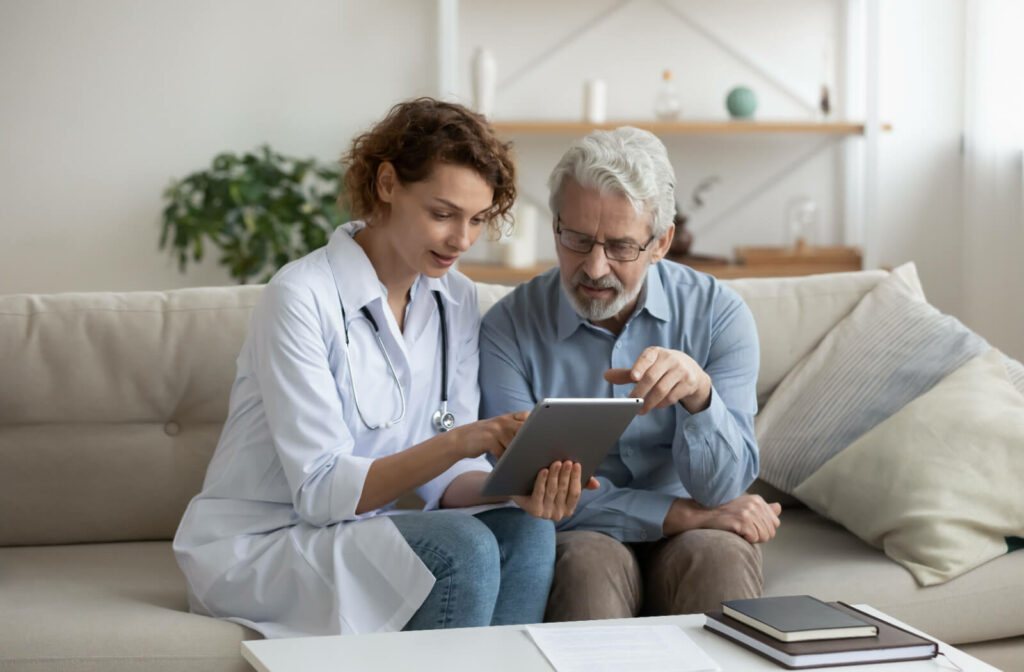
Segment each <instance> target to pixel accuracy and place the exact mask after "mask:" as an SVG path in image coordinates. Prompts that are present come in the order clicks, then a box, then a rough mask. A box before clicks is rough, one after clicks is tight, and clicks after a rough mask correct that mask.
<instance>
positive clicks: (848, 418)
mask: <svg viewBox="0 0 1024 672" xmlns="http://www.w3.org/2000/svg"><path fill="white" fill-rule="evenodd" d="M917 285H918V281H917V274H916V271H915V269H914V267H913V264H906V265H904V266H901V267H900V268H899V269H897V270H896V271H894V272H893V273H892V275H891V276H889V277H888V278H886V279H885V281H884V282H881V283H879V284H878V285H877V286H876V287H875V288H874V289H872V290H871V292H869V293H868V294H867V295H866V296H865V297H864V298H863V300H861V301H860V303H858V304H857V307H856V308H855V309H854V310H853V312H851V313H850V314H849V315H848V316H847V317H846V318H844V319H843V320H841V321H840V322H839V324H837V325H836V326H835V327H834V328H833V329H832V330H831V331H829V333H828V335H827V336H826V337H825V338H824V339H823V340H822V342H821V344H820V345H819V346H818V347H817V348H815V349H814V351H813V352H812V353H811V354H810V355H808V356H807V357H806V358H804V359H803V360H801V361H800V363H799V364H797V365H796V366H795V367H793V369H792V370H791V371H790V372H789V373H788V374H787V375H786V377H785V379H784V380H783V381H782V383H780V384H779V386H778V389H777V390H776V391H775V394H773V395H772V398H771V399H770V400H769V401H768V404H767V405H766V406H765V407H764V408H763V409H762V410H761V413H760V415H759V417H758V419H757V421H756V425H755V429H756V432H757V442H758V445H759V446H760V448H761V474H760V475H761V478H763V479H764V480H766V481H768V482H769V483H771V484H772V485H774V486H776V487H777V488H779V489H781V490H783V491H785V492H793V489H794V488H795V487H796V486H797V485H799V484H800V483H802V482H803V481H804V480H805V479H806V478H807V477H808V476H810V475H811V474H813V473H814V472H815V471H817V470H818V469H819V468H820V467H821V466H822V465H823V464H825V462H827V461H828V460H829V459H831V458H833V457H835V456H836V455H837V454H838V453H840V452H841V451H842V450H844V449H845V448H846V447H847V446H849V445H850V444H851V443H852V442H853V441H854V440H856V439H857V438H859V437H860V436H863V435H864V434H865V433H866V432H867V431H868V430H870V429H871V428H872V427H874V426H875V425H877V424H878V423H880V422H882V421H883V420H885V419H886V418H887V417H889V416H891V415H892V414H893V413H895V412H896V411H898V410H899V409H900V408H902V407H903V406H904V405H905V404H906V403H907V402H909V401H910V400H912V399H914V398H916V397H917V396H918V395H920V394H921V393H923V392H925V391H927V390H928V389H930V388H931V387H932V386H933V385H935V384H936V383H937V382H939V381H940V380H942V379H943V378H944V377H945V376H946V375H948V374H950V373H952V372H953V371H954V370H956V369H957V368H958V367H960V366H961V365H962V364H964V363H966V362H967V360H969V359H971V358H973V357H975V356H977V355H978V354H980V353H982V352H983V351H985V350H987V349H988V344H986V343H985V341H984V339H982V338H981V337H979V336H977V335H976V334H974V333H973V332H971V331H970V330H969V329H967V327H965V326H964V325H963V324H961V323H960V322H959V321H957V320H956V319H954V318H953V317H950V316H948V315H943V314H941V313H940V312H939V311H938V310H936V309H935V308H934V307H932V306H930V305H928V303H926V302H925V301H924V300H923V299H922V298H921V296H920V294H919V293H918V292H917V291H916V287H917Z"/></svg>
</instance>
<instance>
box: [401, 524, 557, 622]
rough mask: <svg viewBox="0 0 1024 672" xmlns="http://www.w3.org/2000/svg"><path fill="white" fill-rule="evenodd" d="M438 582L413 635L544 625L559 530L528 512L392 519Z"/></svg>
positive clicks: (418, 613) (416, 618)
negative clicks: (470, 628) (442, 629)
mask: <svg viewBox="0 0 1024 672" xmlns="http://www.w3.org/2000/svg"><path fill="white" fill-rule="evenodd" d="M391 520H392V521H393V522H394V523H395V526H396V527H397V528H398V531H399V532H401V533H402V536H403V537H405V540H406V542H408V544H409V546H411V547H412V550H413V551H415V552H416V555H418V556H419V557H420V560H422V561H423V563H424V564H425V565H426V566H427V569H429V570H430V573H431V574H433V575H434V578H435V579H436V583H435V584H434V588H433V590H431V591H430V594H429V595H427V599H426V600H425V601H424V602H423V604H422V605H421V606H420V608H419V610H417V611H416V613H415V614H413V616H412V618H411V619H410V620H409V622H408V623H407V624H406V626H405V630H432V629H434V628H468V627H474V626H482V625H509V624H514V623H540V622H541V621H542V620H544V605H545V604H546V603H547V600H548V591H550V589H551V579H552V576H553V575H554V568H555V527H554V525H552V524H551V521H549V520H540V519H539V518H534V517H532V516H530V515H529V514H527V513H525V512H524V511H522V510H520V509H513V508H506V509H493V510H491V511H484V512H483V513H479V514H477V515H475V516H467V515H466V514H463V513H458V512H454V511H448V512H446V511H423V512H418V513H406V514H402V515H398V516H392V517H391Z"/></svg>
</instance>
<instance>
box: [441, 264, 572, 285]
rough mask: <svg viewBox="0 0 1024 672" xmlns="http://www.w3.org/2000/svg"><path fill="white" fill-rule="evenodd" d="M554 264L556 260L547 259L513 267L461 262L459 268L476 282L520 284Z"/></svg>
mask: <svg viewBox="0 0 1024 672" xmlns="http://www.w3.org/2000/svg"><path fill="white" fill-rule="evenodd" d="M554 265H555V262H554V261H547V262H541V263H539V264H536V265H534V266H526V267H524V268H512V267H511V266H502V265H500V264H470V263H464V262H459V267H458V268H459V270H460V271H462V272H463V273H464V274H465V275H466V277H468V278H469V279H470V280H474V281H476V282H489V283H492V284H496V285H518V284H519V283H520V282H525V281H527V280H529V279H530V278H532V277H534V276H535V275H540V274H541V273H543V272H544V271H546V270H548V269H549V268H551V267H553V266H554Z"/></svg>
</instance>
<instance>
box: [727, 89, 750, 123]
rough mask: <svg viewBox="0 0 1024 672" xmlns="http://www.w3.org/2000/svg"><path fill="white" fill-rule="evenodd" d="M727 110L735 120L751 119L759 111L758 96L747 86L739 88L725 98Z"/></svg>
mask: <svg viewBox="0 0 1024 672" xmlns="http://www.w3.org/2000/svg"><path fill="white" fill-rule="evenodd" d="M725 109H727V110H729V116H730V117H732V118H733V119H749V118H750V117H752V116H754V110H756V109H757V96H755V95H754V92H753V91H751V90H750V89H749V88H747V87H745V86H737V87H735V88H734V89H732V90H731V91H729V95H728V96H726V97H725Z"/></svg>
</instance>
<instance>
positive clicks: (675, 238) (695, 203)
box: [668, 175, 719, 256]
mask: <svg viewBox="0 0 1024 672" xmlns="http://www.w3.org/2000/svg"><path fill="white" fill-rule="evenodd" d="M718 182H719V177H718V176H717V175H711V176H709V177H705V178H704V179H703V180H701V181H700V182H698V183H697V186H696V187H694V188H693V191H691V192H690V202H689V203H688V204H687V205H686V206H685V207H684V206H683V205H682V204H680V203H679V200H678V199H677V200H676V214H675V217H673V218H672V223H673V224H675V226H676V230H675V233H674V234H673V235H672V244H671V245H670V246H669V248H668V253H669V254H671V255H673V256H688V255H689V254H690V248H691V247H692V246H693V234H691V233H690V232H689V231H687V230H686V224H687V222H688V221H689V220H690V219H691V218H692V217H693V215H694V214H696V212H697V211H698V210H700V209H701V208H702V207H704V195H705V194H706V193H707V192H708V191H710V190H711V188H712V187H713V186H715V184H717V183H718Z"/></svg>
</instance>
